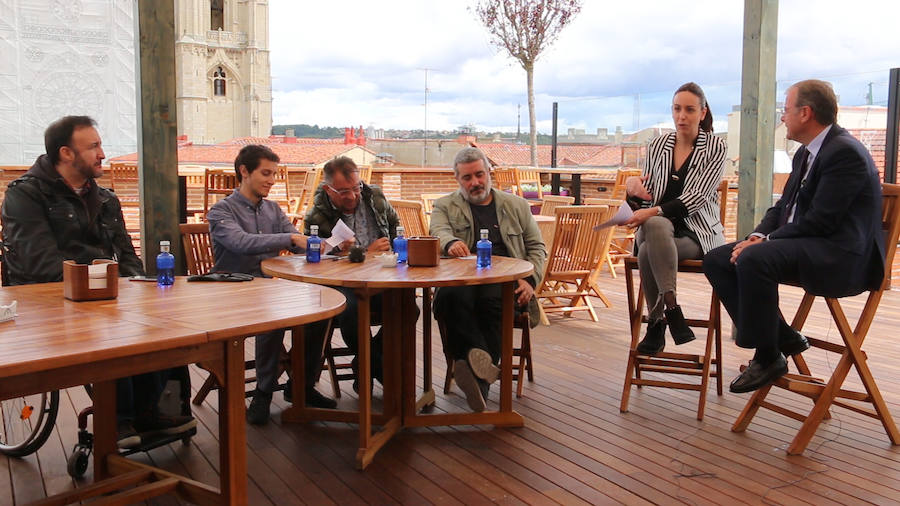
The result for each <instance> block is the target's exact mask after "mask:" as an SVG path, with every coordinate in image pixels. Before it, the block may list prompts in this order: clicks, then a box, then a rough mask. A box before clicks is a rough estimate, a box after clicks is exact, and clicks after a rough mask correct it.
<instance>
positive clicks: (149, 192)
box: [134, 0, 184, 274]
mask: <svg viewBox="0 0 900 506" xmlns="http://www.w3.org/2000/svg"><path fill="white" fill-rule="evenodd" d="M134 18H135V23H136V26H135V32H136V36H135V59H136V61H135V84H136V86H135V90H136V94H137V104H138V105H137V134H138V135H137V136H138V175H139V177H140V182H139V185H138V187H139V191H140V198H141V252H142V254H143V257H144V264H145V265H146V267H147V270H148V271H149V272H150V273H153V272H155V270H156V263H155V262H154V261H153V259H154V258H155V257H156V255H157V254H158V253H159V241H161V240H168V241H169V242H170V244H171V252H172V254H174V255H175V256H176V257H177V258H182V257H183V256H184V251H183V250H182V247H181V237H180V235H179V232H178V153H177V149H178V144H177V141H176V117H175V2H153V1H150V0H138V1H137V2H135V16H134ZM176 265H179V266H180V263H178V262H177V263H176ZM179 269H180V268H179ZM179 274H184V272H183V271H181V272H179Z"/></svg>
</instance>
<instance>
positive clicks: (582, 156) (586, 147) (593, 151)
mask: <svg viewBox="0 0 900 506" xmlns="http://www.w3.org/2000/svg"><path fill="white" fill-rule="evenodd" d="M478 148H479V149H481V150H482V151H484V154H486V155H487V157H488V159H489V160H490V161H491V163H493V164H494V165H499V166H523V165H530V164H531V151H530V149H529V146H528V145H526V144H510V143H484V144H479V145H478ZM550 149H551V147H550V146H547V145H540V146H538V147H537V150H538V165H541V166H548V165H550ZM556 160H557V165H560V166H564V165H565V166H572V165H590V166H596V167H604V166H607V167H613V166H618V165H621V160H622V146H618V145H602V144H560V145H558V146H557V153H556Z"/></svg>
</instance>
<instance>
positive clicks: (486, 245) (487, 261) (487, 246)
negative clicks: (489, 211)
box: [475, 228, 491, 269]
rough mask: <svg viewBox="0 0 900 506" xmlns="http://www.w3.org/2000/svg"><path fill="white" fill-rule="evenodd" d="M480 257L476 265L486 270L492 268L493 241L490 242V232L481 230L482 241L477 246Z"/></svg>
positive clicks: (484, 229)
mask: <svg viewBox="0 0 900 506" xmlns="http://www.w3.org/2000/svg"><path fill="white" fill-rule="evenodd" d="M475 249H476V251H477V254H478V257H477V260H476V264H475V265H477V266H478V268H479V269H486V268H488V267H490V266H491V241H489V240H488V230H487V229H486V228H483V229H481V240H480V241H478V244H476V245H475Z"/></svg>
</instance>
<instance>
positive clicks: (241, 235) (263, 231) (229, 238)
mask: <svg viewBox="0 0 900 506" xmlns="http://www.w3.org/2000/svg"><path fill="white" fill-rule="evenodd" d="M278 162H279V158H278V155H277V154H275V153H274V152H273V151H272V150H271V149H269V148H268V147H266V146H261V145H249V146H244V147H243V148H242V149H241V151H240V152H239V153H238V156H237V158H235V160H234V171H235V174H236V175H237V179H238V181H239V182H240V187H239V188H237V189H236V190H235V191H234V193H232V194H231V195H229V196H228V197H226V198H224V199H222V200H220V201H218V202H216V203H215V205H213V206H212V208H211V209H210V210H209V214H208V215H207V220H208V221H209V232H210V236H211V238H212V244H213V256H214V257H215V259H216V264H215V266H214V267H213V270H214V271H217V272H218V271H223V272H242V273H244V274H252V275H253V276H256V277H262V276H263V273H262V270H261V269H260V263H261V262H262V261H263V260H265V259H267V258H272V257H275V256H278V254H279V253H280V252H281V250H284V249H287V250H290V251H292V252H294V253H301V252H303V251H305V248H306V239H307V238H306V236H304V235H303V234H301V233H299V232H298V231H297V229H296V228H294V226H293V225H291V221H290V220H289V219H288V217H287V216H286V215H285V214H284V211H282V210H281V207H280V206H279V205H278V204H277V203H275V202H272V201H271V200H266V197H267V196H268V195H269V190H271V189H272V186H273V185H274V184H275V174H276V172H277V170H278ZM310 327H311V328H312V329H314V330H311V331H310V332H309V333H308V334H307V335H308V336H309V337H310V338H308V339H306V350H305V351H306V369H305V370H306V382H305V383H306V404H307V405H309V406H313V407H317V408H329V409H331V408H334V407H336V406H337V403H336V402H335V401H334V399H330V398H328V397H325V396H324V395H322V394H320V393H319V392H318V391H317V390H316V389H315V388H314V387H313V384H314V383H315V380H316V377H317V376H318V374H317V372H318V371H317V369H318V368H319V367H320V366H321V363H322V341H321V339H318V340H317V339H315V337H318V336H321V335H322V334H324V325H323V324H321V323H316V324H312V325H310ZM320 327H321V328H320ZM283 341H284V329H280V330H276V331H273V332H269V333H266V334H261V335H258V336H256V356H255V359H256V390H255V391H254V392H253V400H252V401H251V402H250V407H249V408H247V421H248V422H249V423H251V424H254V425H263V424H265V423H267V422H268V421H269V406H270V404H271V402H272V393H273V392H274V390H275V387H276V386H277V382H278V362H279V360H280V359H281V349H282V342H283ZM284 396H285V400H286V401H288V402H290V401H291V395H290V390H289V389H287V388H286V389H285V393H284Z"/></svg>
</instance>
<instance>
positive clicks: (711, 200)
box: [644, 131, 728, 254]
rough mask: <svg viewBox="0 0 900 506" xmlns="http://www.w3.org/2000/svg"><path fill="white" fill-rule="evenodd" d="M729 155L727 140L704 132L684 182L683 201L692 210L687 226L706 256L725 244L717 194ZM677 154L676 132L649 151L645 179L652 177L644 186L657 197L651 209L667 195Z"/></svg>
mask: <svg viewBox="0 0 900 506" xmlns="http://www.w3.org/2000/svg"><path fill="white" fill-rule="evenodd" d="M727 151H728V146H727V144H726V143H725V140H724V139H722V138H721V137H716V136H715V135H713V134H711V133H708V132H703V131H701V132H700V135H699V137H697V146H696V147H695V148H694V156H693V157H691V164H690V166H689V168H688V174H687V178H685V180H684V191H683V192H682V193H681V197H680V198H679V200H681V202H682V203H683V204H684V205H685V207H687V210H688V215H687V218H685V220H684V221H685V224H686V225H687V227H688V228H689V229H690V230H691V231H693V232H694V233H695V234H697V238H698V239H700V247H701V248H702V249H703V253H704V254H706V252H708V251H709V250H711V249H713V248H715V247H717V246H721V245H723V244H725V234H724V232H725V227H724V226H722V223H721V222H720V221H719V194H718V193H717V192H716V190H717V189H718V187H719V183H721V182H722V173H723V172H724V170H725V155H726V153H727ZM674 152H675V133H674V132H672V133H669V134H666V135H661V136H659V137H657V138H656V139H653V141H651V142H650V145H649V146H648V148H647V163H646V164H645V165H644V175H645V176H647V175H649V176H650V177H649V178H647V181H646V182H645V183H644V186H645V187H646V188H647V191H648V192H650V195H652V196H653V200H652V202H651V206H655V205H657V204H658V202H659V199H660V197H662V196H663V195H664V194H665V193H666V185H667V184H668V183H669V174H670V173H671V171H672V158H673V153H674Z"/></svg>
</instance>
